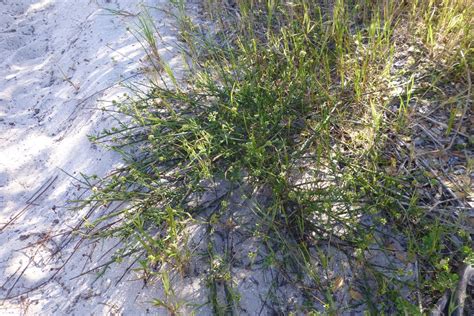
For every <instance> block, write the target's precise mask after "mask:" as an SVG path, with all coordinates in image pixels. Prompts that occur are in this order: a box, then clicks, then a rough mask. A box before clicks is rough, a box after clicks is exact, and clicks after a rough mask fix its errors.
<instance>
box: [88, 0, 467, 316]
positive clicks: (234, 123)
mask: <svg viewBox="0 0 474 316" xmlns="http://www.w3.org/2000/svg"><path fill="white" fill-rule="evenodd" d="M203 9H204V12H205V17H203V19H204V20H205V21H206V23H203V24H199V23H194V22H193V19H192V18H191V17H189V16H188V15H187V14H186V5H185V3H182V2H176V3H174V9H173V11H172V13H173V14H175V15H176V18H177V22H178V25H179V31H180V35H181V40H182V45H183V53H184V54H185V56H186V60H187V61H188V62H189V71H188V72H187V73H186V75H185V79H180V80H178V79H176V78H175V76H174V74H173V71H172V69H171V68H170V67H169V66H168V65H166V64H165V63H164V62H163V61H162V60H161V58H160V57H159V53H158V48H157V47H158V46H157V45H159V44H158V41H157V40H155V38H156V36H157V34H155V30H156V29H155V28H154V27H153V21H152V20H151V19H150V18H148V19H146V18H145V19H142V22H141V29H142V33H141V34H143V43H144V47H145V49H147V51H148V53H149V57H150V60H151V61H152V65H153V66H154V67H153V68H154V69H155V70H156V73H154V76H155V77H156V76H161V79H163V80H161V82H159V83H157V82H156V80H150V87H149V89H147V90H146V91H138V89H136V90H135V91H136V94H135V95H133V96H131V97H129V98H128V99H127V100H125V101H124V102H121V103H120V104H115V107H114V111H117V110H118V111H119V112H120V114H121V116H120V117H119V123H118V124H117V126H116V127H114V128H113V129H111V130H106V131H104V132H103V133H101V134H100V135H96V136H92V137H91V139H92V140H93V141H94V142H96V143H100V144H104V145H105V146H108V147H109V148H110V149H111V150H114V151H117V152H119V153H121V154H122V155H123V159H124V162H125V166H124V167H122V168H120V169H117V170H114V171H113V172H112V173H111V174H110V175H109V176H107V177H105V178H102V179H98V178H96V177H88V178H87V179H86V180H87V181H88V183H90V187H91V188H92V189H93V190H92V191H91V195H90V197H89V198H88V199H87V200H86V201H83V202H84V203H86V204H90V205H92V206H93V211H92V213H91V214H93V216H91V218H90V219H89V221H88V223H87V226H86V227H85V228H88V229H89V234H90V235H91V236H93V237H110V236H118V237H120V238H122V239H123V240H124V249H123V251H122V252H121V253H118V254H116V258H117V260H120V258H121V256H124V255H130V254H131V253H135V254H140V256H141V258H142V259H143V260H141V261H140V262H141V266H142V268H143V270H144V271H145V274H146V275H148V276H149V275H153V274H154V273H157V272H156V271H157V267H159V266H161V265H164V264H167V267H168V269H178V270H179V269H182V267H183V265H186V263H187V262H189V261H190V260H192V254H191V253H190V252H189V251H187V250H186V243H185V242H184V239H185V237H183V236H184V229H185V227H186V226H187V225H189V223H192V222H193V221H195V220H197V219H198V218H202V216H203V214H206V218H208V219H209V220H208V222H207V224H208V225H209V227H210V229H209V230H208V234H212V233H213V229H212V226H213V223H215V222H216V219H217V218H218V217H219V216H223V215H222V214H225V212H227V211H228V205H229V201H228V198H229V196H230V193H229V194H224V195H221V196H219V197H218V198H216V199H215V200H214V201H208V200H206V202H205V203H200V201H201V200H200V198H201V197H202V195H205V193H206V192H207V191H208V190H209V188H210V187H212V186H213V184H216V183H218V184H222V183H226V184H229V185H230V187H233V188H241V187H243V186H246V187H250V188H252V190H251V192H254V195H253V196H256V195H259V194H260V195H265V196H266V199H265V202H262V203H260V204H259V203H257V202H255V203H254V213H253V216H255V218H256V222H257V224H258V225H257V226H258V227H259V228H258V233H259V240H260V241H261V243H262V248H265V249H266V251H265V252H264V253H265V258H264V259H265V260H267V261H266V262H270V263H269V264H271V265H273V266H274V267H277V268H278V269H279V271H282V273H286V275H287V278H288V279H289V281H290V282H291V283H292V284H294V285H295V286H296V287H297V288H299V289H300V290H301V291H302V293H304V297H305V301H304V304H301V306H296V307H294V308H293V312H296V313H313V314H316V313H323V314H338V313H341V312H350V311H354V310H366V311H368V312H370V313H371V314H374V315H379V314H408V315H415V314H426V313H428V312H429V311H430V310H432V309H433V308H442V309H449V310H450V311H451V312H453V311H457V312H460V310H461V309H462V308H464V309H466V308H468V307H469V306H467V305H469V302H466V301H465V300H464V299H463V295H461V294H460V293H461V292H462V291H461V290H462V289H463V287H462V286H463V278H464V277H465V275H463V274H462V273H459V272H458V271H460V270H462V271H465V270H466V269H462V268H463V267H466V266H469V264H472V263H473V260H474V254H473V251H472V233H473V227H472V221H471V222H470V221H469V219H468V218H466V217H465V214H466V212H467V211H469V204H468V201H469V199H470V198H471V199H472V192H471V183H470V180H469V177H470V175H471V174H472V167H473V163H472V155H471V154H472V145H473V139H472V136H469V135H472V134H470V133H472V127H469V126H467V125H466V124H469V122H471V123H472V118H471V116H470V115H471V105H472V95H471V93H472V92H471V72H472V66H473V62H474V59H473V48H472V44H473V38H474V35H473V31H472V26H473V22H474V21H473V18H474V8H473V4H472V2H471V1H468V0H465V1H463V0H444V1H441V0H440V1H436V0H419V1H415V0H413V1H390V0H387V1H344V0H336V1H321V2H319V1H307V0H295V1H292V2H285V1H278V0H267V1H254V0H240V1H236V2H235V3H233V2H232V3H231V2H227V1H208V2H206V3H205V4H204V5H203ZM111 113H112V112H111ZM428 123H429V124H432V125H429V124H428ZM432 127H433V128H434V127H436V129H435V130H433V129H431V128H432ZM438 131H441V132H440V133H438ZM440 157H441V158H442V157H447V158H446V159H447V160H442V159H441V158H440ZM450 157H451V158H452V157H456V159H457V167H459V168H457V169H456V170H462V172H457V173H455V172H453V171H452V170H453V169H446V168H445V167H446V166H447V165H446V163H447V162H446V161H448V160H449V159H451V158H450ZM435 158H436V159H438V158H439V159H441V160H439V159H438V160H436V159H435ZM443 159H444V158H443ZM440 161H441V162H442V163H445V165H442V164H440ZM443 161H444V162H443ZM451 167H452V166H451ZM466 177H467V182H462V181H463V180H462V179H464V180H465V179H466ZM461 178H462V179H461ZM253 196H252V194H250V196H247V197H246V198H248V199H252V197H253ZM210 205H212V208H210V207H209V206H210ZM99 206H106V208H103V207H99ZM470 225H471V226H470ZM211 248H212V247H211ZM211 248H210V250H209V256H210V257H211V259H213V251H212V249H211ZM330 248H334V249H337V250H338V251H341V252H342V253H344V254H345V258H347V262H348V265H349V266H350V267H351V274H350V278H346V277H344V276H343V275H340V276H338V275H330V276H328V274H327V273H326V272H324V271H325V269H326V270H327V268H328V264H327V260H328V259H327V258H328V256H329V250H330ZM250 255H251V253H249V256H250ZM253 255H254V256H255V254H253ZM380 258H384V260H379V259H380ZM209 262H210V263H209V265H210V268H211V271H212V269H213V263H212V262H213V260H209ZM221 272H222V271H221ZM160 275H161V280H162V283H163V285H167V286H165V290H166V289H167V290H166V291H165V292H170V291H171V290H170V287H172V285H170V284H169V279H168V278H167V274H166V273H164V274H163V273H161V274H160ZM221 275H224V276H223V277H220V278H219V279H218V280H217V279H216V278H215V277H214V278H213V277H212V275H211V276H210V282H209V288H210V290H209V293H210V294H209V304H211V305H212V307H213V310H214V312H215V313H216V314H223V313H226V312H234V313H235V310H234V308H235V307H234V305H235V304H238V298H239V294H238V293H236V292H237V291H236V290H235V289H233V281H232V278H230V277H225V275H226V273H225V271H224V272H222V273H221ZM165 281H166V282H165ZM464 281H465V280H464ZM216 282H220V283H224V284H227V286H226V287H225V289H226V291H225V295H224V296H222V297H220V296H218V295H217V294H216V291H217V287H216V286H215V284H216ZM464 283H465V282H464ZM464 288H465V286H464ZM229 289H230V290H229ZM459 289H461V290H459ZM343 290H344V291H346V293H347V294H348V297H345V298H344V303H342V300H341V296H338V295H336V294H337V292H338V291H343ZM443 295H444V297H448V299H447V300H445V301H444V303H443V300H440V301H439V302H438V300H439V299H440V298H442V297H443ZM155 303H156V304H157V305H159V306H161V307H164V308H166V309H168V311H170V312H172V313H178V312H179V308H180V307H179V306H176V305H173V304H172V303H169V302H167V301H166V299H159V300H158V299H157V301H156V302H155Z"/></svg>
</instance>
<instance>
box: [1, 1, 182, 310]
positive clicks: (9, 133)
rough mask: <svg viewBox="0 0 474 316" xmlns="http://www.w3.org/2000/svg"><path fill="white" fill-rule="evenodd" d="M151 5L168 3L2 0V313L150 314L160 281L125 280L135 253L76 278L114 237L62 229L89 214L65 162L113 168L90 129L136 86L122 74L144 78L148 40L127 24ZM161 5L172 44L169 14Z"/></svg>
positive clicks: (96, 170) (76, 169)
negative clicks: (83, 236)
mask: <svg viewBox="0 0 474 316" xmlns="http://www.w3.org/2000/svg"><path fill="white" fill-rule="evenodd" d="M143 2H144V3H143ZM142 3H143V4H144V5H154V6H165V3H166V2H165V1H161V2H160V1H156V0H155V1H137V0H100V1H89V0H0V245H1V246H0V314H1V315H18V314H28V315H35V314H42V315H47V314H55V315H63V314H71V315H84V314H114V313H125V314H129V315H130V314H133V315H139V314H147V313H151V312H150V311H149V310H148V308H149V307H150V305H149V304H148V301H149V300H151V299H152V298H153V297H156V294H157V292H159V290H160V289H159V287H158V286H153V287H149V288H144V287H143V282H142V281H140V280H137V281H133V280H132V279H133V273H131V274H128V275H127V276H125V277H124V278H123V279H122V276H123V272H124V270H125V268H126V267H127V264H126V263H124V264H123V265H122V266H115V267H114V269H112V271H111V270H108V271H107V274H106V275H104V277H101V278H97V274H96V273H92V274H87V275H85V276H82V277H79V278H74V277H75V276H78V275H80V274H81V273H83V272H85V271H87V270H88V269H90V268H91V263H95V264H97V262H103V261H104V258H105V257H101V256H100V255H101V254H102V253H103V252H104V250H106V249H108V248H107V247H108V246H109V245H110V242H108V243H105V244H86V243H82V244H80V245H77V243H76V241H75V240H72V239H70V238H68V237H69V235H67V234H66V235H64V233H65V232H67V231H69V230H70V228H71V227H73V226H74V224H75V223H77V220H78V219H80V218H81V216H82V215H83V213H80V212H72V211H71V210H69V209H68V208H67V204H66V201H67V200H70V199H74V198H76V197H77V195H79V194H80V193H81V192H80V191H79V190H78V189H77V188H76V186H75V181H74V179H73V178H71V176H69V175H67V174H66V173H65V172H67V173H69V174H70V175H73V176H79V175H80V173H84V174H89V175H90V174H98V175H103V174H105V173H107V172H108V171H110V170H111V167H112V166H113V165H115V164H117V163H119V158H118V157H117V156H114V155H113V154H111V153H108V152H105V151H103V150H101V149H100V148H97V147H96V146H93V145H91V143H89V141H88V139H87V135H88V134H93V133H94V132H96V131H98V130H101V129H102V128H104V127H107V126H109V125H110V124H111V122H110V120H109V119H108V118H107V116H106V115H105V114H103V113H102V112H101V111H98V110H97V109H98V108H100V107H101V106H103V105H104V104H107V103H108V102H110V101H111V100H113V99H115V98H117V97H118V96H119V95H121V94H123V93H124V91H126V89H125V88H124V87H121V86H120V84H119V83H120V82H123V81H127V80H131V79H132V78H133V79H134V80H139V78H140V73H139V69H140V67H141V66H142V64H141V62H140V59H141V58H143V50H142V49H141V46H140V44H139V43H138V42H137V40H136V38H135V37H134V36H133V35H132V34H131V33H130V32H128V31H127V30H126V27H127V26H131V27H132V28H134V27H135V26H136V24H135V23H136V16H134V14H136V13H138V12H140V10H142V8H143V7H141V6H140V4H142ZM105 8H109V9H113V10H118V11H121V12H122V13H126V14H123V15H113V14H111V13H110V11H107V10H106V9H105ZM153 12H154V13H153V14H155V16H154V17H155V19H156V21H157V25H158V27H159V28H160V33H161V34H162V35H163V36H164V40H165V43H166V42H170V43H172V42H173V41H174V40H175V38H174V36H173V35H172V34H173V33H172V31H170V26H169V24H168V23H169V21H167V20H166V19H165V17H164V16H160V14H163V13H159V12H158V11H153ZM129 13H132V15H130V14H129ZM160 49H162V52H163V53H164V54H165V56H168V57H170V58H169V59H171V57H173V55H176V54H175V53H173V48H172V47H171V46H168V45H166V44H164V45H162V46H161V47H160ZM73 253H74V255H72V256H71V254H73ZM52 255H54V256H52ZM100 259H101V260H102V261H101V260H100ZM119 280H121V282H118V281H119ZM5 298H6V299H5Z"/></svg>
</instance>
